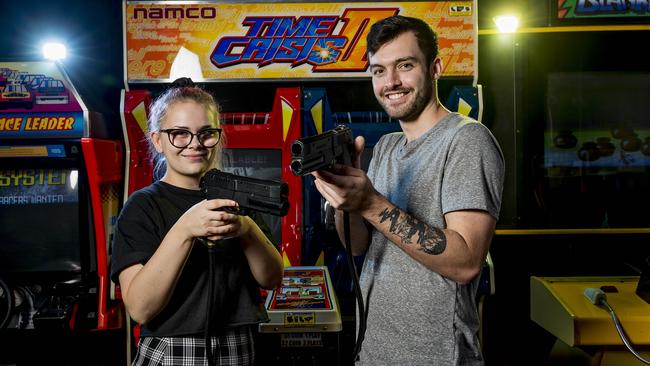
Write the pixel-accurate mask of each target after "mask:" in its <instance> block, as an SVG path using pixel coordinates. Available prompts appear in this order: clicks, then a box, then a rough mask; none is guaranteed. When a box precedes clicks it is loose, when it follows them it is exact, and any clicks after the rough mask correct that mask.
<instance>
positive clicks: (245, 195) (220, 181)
mask: <svg viewBox="0 0 650 366" xmlns="http://www.w3.org/2000/svg"><path fill="white" fill-rule="evenodd" d="M201 191H202V192H203V194H204V195H205V197H206V198H207V199H209V200H210V199H215V198H222V199H231V200H233V201H235V202H237V203H238V204H239V207H225V208H224V209H223V210H224V211H226V212H230V213H234V214H237V215H248V213H249V211H251V210H252V211H257V212H261V213H267V214H271V215H275V216H285V215H286V214H287V212H288V211H289V201H288V196H289V186H287V184H286V183H284V182H277V181H273V180H265V179H257V178H250V177H243V176H240V175H235V174H230V173H225V172H222V171H220V170H219V169H211V170H209V171H208V172H207V173H205V175H204V176H203V178H201Z"/></svg>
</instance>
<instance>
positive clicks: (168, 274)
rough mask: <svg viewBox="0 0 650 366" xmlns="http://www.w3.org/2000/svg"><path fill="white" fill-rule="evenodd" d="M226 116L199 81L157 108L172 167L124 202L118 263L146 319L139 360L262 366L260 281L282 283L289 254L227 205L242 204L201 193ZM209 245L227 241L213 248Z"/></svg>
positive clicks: (162, 150) (163, 151) (159, 150)
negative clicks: (257, 357) (257, 359)
mask: <svg viewBox="0 0 650 366" xmlns="http://www.w3.org/2000/svg"><path fill="white" fill-rule="evenodd" d="M218 117H219V115H218V106H217V104H216V102H215V101H214V99H213V98H212V96H211V95H210V94H208V93H207V92H205V91H204V90H202V89H200V88H198V87H194V86H192V85H190V86H180V87H172V88H170V89H168V90H167V91H166V92H164V93H163V94H162V95H161V96H160V97H158V98H157V99H156V101H155V102H154V103H153V105H152V107H151V112H150V119H149V126H148V127H149V134H148V137H149V139H150V143H151V146H152V148H153V149H152V152H154V153H156V154H160V155H161V158H164V160H162V161H163V163H165V164H166V171H165V173H164V175H163V177H162V178H161V179H160V180H159V181H156V182H154V183H153V184H151V185H150V186H148V187H146V188H144V189H142V190H139V191H137V192H135V193H134V194H133V195H131V197H130V198H129V200H128V201H127V203H126V204H125V205H124V208H123V209H122V211H121V212H120V216H119V218H118V220H117V224H116V229H115V235H114V238H113V254H112V265H111V278H112V279H113V281H115V282H116V283H119V285H120V287H121V291H122V298H123V301H124V304H125V306H126V310H127V311H128V312H129V314H130V316H131V317H132V318H133V319H134V320H135V321H136V322H138V323H140V324H141V334H140V340H139V347H138V351H137V354H136V356H135V360H134V365H163V364H164V365H205V364H206V357H207V356H213V358H212V359H211V360H210V361H209V362H208V363H207V364H210V365H211V364H217V365H252V364H253V363H254V351H253V339H252V330H251V327H252V326H253V325H255V324H258V323H260V322H263V321H266V320H267V315H266V312H265V311H264V307H263V304H262V299H261V297H260V294H259V287H263V288H268V289H270V288H273V287H275V286H276V285H278V284H279V283H280V281H281V279H282V260H281V257H280V255H279V253H278V251H277V249H276V248H275V247H274V246H273V244H272V243H271V242H270V241H269V239H268V237H267V235H265V233H264V232H263V231H262V230H261V229H260V227H259V226H258V225H257V224H256V223H255V221H254V220H253V219H252V218H250V217H248V216H239V215H235V214H232V213H228V212H225V211H222V210H218V209H219V208H222V207H227V206H236V205H237V203H236V202H234V201H232V200H227V199H213V200H206V199H205V198H204V197H203V195H202V193H201V191H200V190H199V184H200V179H201V177H202V175H203V174H204V173H205V172H206V171H208V170H209V169H211V168H214V167H217V166H218V165H219V161H220V153H221V144H220V142H221V141H222V138H221V137H222V136H221V135H222V130H221V129H220V128H219V118H218ZM204 238H207V239H209V241H206V240H201V239H204ZM206 242H213V243H214V242H217V243H218V245H216V246H215V247H214V248H213V249H212V250H211V251H212V252H214V253H209V252H208V248H207V247H206V246H205V245H204V244H202V243H206ZM209 255H212V256H211V257H210V260H209ZM209 264H211V266H212V268H209ZM210 275H212V279H210V278H209V277H210ZM210 285H212V286H213V287H212V289H210ZM210 293H212V294H213V297H212V298H211V299H210V298H209V295H208V294H210ZM208 324H210V327H209V336H208V333H207V332H206V327H207V325H208ZM206 341H207V342H206ZM208 348H209V349H208Z"/></svg>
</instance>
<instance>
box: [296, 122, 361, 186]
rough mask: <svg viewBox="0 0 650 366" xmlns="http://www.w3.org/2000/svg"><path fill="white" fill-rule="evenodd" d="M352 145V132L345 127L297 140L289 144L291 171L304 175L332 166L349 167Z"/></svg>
mask: <svg viewBox="0 0 650 366" xmlns="http://www.w3.org/2000/svg"><path fill="white" fill-rule="evenodd" d="M353 143H354V142H353V140H352V130H351V129H350V128H349V127H345V126H338V127H336V128H334V129H332V130H329V131H326V132H323V133H321V134H318V135H314V136H309V137H304V138H301V139H297V140H295V141H294V142H293V143H292V144H291V166H290V167H291V171H292V172H293V174H295V175H306V174H309V173H311V172H313V171H316V170H321V169H327V168H331V167H332V166H333V165H334V164H343V165H350V164H351V160H352V149H353Z"/></svg>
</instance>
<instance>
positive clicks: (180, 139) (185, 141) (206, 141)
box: [160, 128, 221, 149]
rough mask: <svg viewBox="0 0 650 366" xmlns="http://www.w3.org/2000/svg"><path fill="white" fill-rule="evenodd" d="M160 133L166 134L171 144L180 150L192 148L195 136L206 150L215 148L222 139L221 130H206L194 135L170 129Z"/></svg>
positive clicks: (178, 129)
mask: <svg viewBox="0 0 650 366" xmlns="http://www.w3.org/2000/svg"><path fill="white" fill-rule="evenodd" d="M160 132H165V133H166V134H167V136H169V142H170V143H171V144H172V145H173V146H174V147H176V148H179V149H184V148H186V147H188V146H190V144H191V143H192V139H194V136H196V138H197V139H198V140H199V144H201V146H203V147H205V148H206V149H209V148H211V147H214V146H215V145H217V144H218V143H219V139H221V129H220V128H206V129H204V130H201V131H199V132H197V133H192V132H190V131H188V130H184V129H182V128H168V129H166V130H160Z"/></svg>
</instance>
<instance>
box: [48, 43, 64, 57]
mask: <svg viewBox="0 0 650 366" xmlns="http://www.w3.org/2000/svg"><path fill="white" fill-rule="evenodd" d="M65 56H66V49H65V45H64V44H63V43H58V42H47V43H45V44H44V45H43V57H45V58H46V59H48V60H52V61H58V60H62V59H64V58H65Z"/></svg>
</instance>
